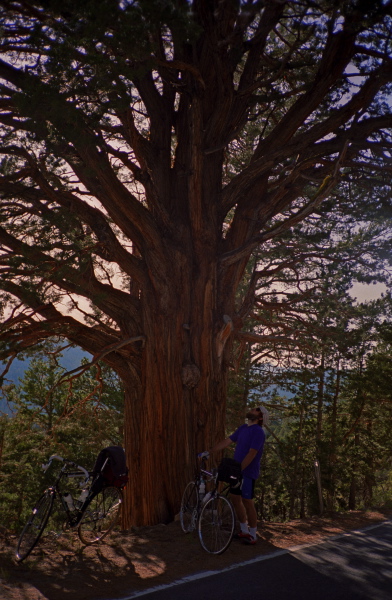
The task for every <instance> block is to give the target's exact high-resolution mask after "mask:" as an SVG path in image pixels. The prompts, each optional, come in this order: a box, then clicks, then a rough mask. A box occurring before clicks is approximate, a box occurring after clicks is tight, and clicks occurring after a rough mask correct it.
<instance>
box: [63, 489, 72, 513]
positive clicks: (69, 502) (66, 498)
mask: <svg viewBox="0 0 392 600" xmlns="http://www.w3.org/2000/svg"><path fill="white" fill-rule="evenodd" d="M63 500H64V502H65V504H66V505H67V507H68V510H70V511H73V510H75V505H74V501H73V498H72V496H71V494H70V493H69V492H67V493H66V494H64V495H63Z"/></svg>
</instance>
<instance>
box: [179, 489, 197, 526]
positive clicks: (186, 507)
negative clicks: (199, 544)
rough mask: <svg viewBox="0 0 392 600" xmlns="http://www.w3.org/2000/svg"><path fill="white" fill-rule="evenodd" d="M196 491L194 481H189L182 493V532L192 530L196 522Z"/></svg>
mask: <svg viewBox="0 0 392 600" xmlns="http://www.w3.org/2000/svg"><path fill="white" fill-rule="evenodd" d="M197 503H198V493H197V488H196V484H195V482H194V481H190V482H189V483H188V485H187V486H186V488H185V491H184V493H183V495H182V500H181V508H180V523H181V529H182V530H183V531H184V533H189V532H191V531H193V530H194V529H195V527H196V522H197Z"/></svg>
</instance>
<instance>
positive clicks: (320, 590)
mask: <svg viewBox="0 0 392 600" xmlns="http://www.w3.org/2000/svg"><path fill="white" fill-rule="evenodd" d="M233 543H234V542H233ZM139 597H140V598H142V599H143V600H210V599H211V600H243V599H246V600H259V599H260V600H289V599H290V600H392V521H387V522H385V523H382V524H380V525H373V526H371V527H367V528H366V529H363V530H361V531H357V532H353V533H351V534H344V535H342V536H337V537H335V538H333V539H330V540H329V541H326V542H324V543H321V544H318V545H311V546H307V547H305V546H299V547H297V548H291V549H290V550H284V551H279V552H276V553H275V554H273V555H268V556H267V557H258V558H257V559H255V560H253V561H247V563H243V564H242V565H239V566H237V567H230V568H228V569H227V570H225V571H222V572H220V573H216V574H208V573H204V574H203V573H201V574H199V575H197V576H194V577H192V578H189V579H188V580H186V581H185V580H182V582H176V583H175V584H174V585H171V586H162V588H160V589H158V588H156V589H153V590H145V591H143V592H136V593H134V594H130V595H129V596H128V597H126V596H124V597H123V598H122V600H132V599H133V598H139Z"/></svg>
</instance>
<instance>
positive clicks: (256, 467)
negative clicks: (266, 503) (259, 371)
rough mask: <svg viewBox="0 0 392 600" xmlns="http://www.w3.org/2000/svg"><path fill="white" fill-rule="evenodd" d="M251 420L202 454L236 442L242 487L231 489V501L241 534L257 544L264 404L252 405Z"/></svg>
mask: <svg viewBox="0 0 392 600" xmlns="http://www.w3.org/2000/svg"><path fill="white" fill-rule="evenodd" d="M246 418H247V423H245V424H244V425H241V427H238V429H236V431H235V432H234V433H233V434H232V435H230V436H229V437H228V438H226V439H225V440H223V441H222V442H219V443H218V444H216V445H215V446H214V447H213V448H212V449H211V450H210V451H206V452H203V453H202V454H201V455H200V456H208V455H209V454H210V453H212V452H218V451H219V450H223V449H224V448H227V447H228V446H230V444H232V443H233V442H234V443H235V444H236V448H235V451H234V460H237V461H238V462H239V463H241V471H242V484H241V487H240V488H232V489H231V490H230V500H231V501H232V504H233V506H234V509H235V512H236V514H237V518H238V520H239V522H240V527H241V531H240V532H239V533H238V534H237V537H239V538H240V539H241V540H242V541H243V542H245V543H247V544H252V545H253V544H255V543H256V532H257V513H256V507H255V504H254V500H253V498H254V489H255V481H256V479H257V478H258V476H259V473H260V460H261V456H262V454H263V448H264V442H265V432H264V430H263V425H267V424H268V419H269V416H268V411H267V409H266V408H264V406H260V407H258V408H252V409H251V410H249V411H248V413H247V414H246Z"/></svg>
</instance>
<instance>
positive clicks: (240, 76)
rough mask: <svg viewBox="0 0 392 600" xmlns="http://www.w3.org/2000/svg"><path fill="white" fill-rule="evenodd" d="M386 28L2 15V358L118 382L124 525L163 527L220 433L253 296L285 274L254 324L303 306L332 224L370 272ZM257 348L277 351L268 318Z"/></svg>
mask: <svg viewBox="0 0 392 600" xmlns="http://www.w3.org/2000/svg"><path fill="white" fill-rule="evenodd" d="M391 12H392V2H391V1H390V0H389V1H382V0H372V1H371V2H369V1H367V0H347V1H343V2H331V1H330V0H298V1H295V0H294V1H284V0H267V1H259V0H237V1H236V0H193V1H192V2H189V1H187V0H164V1H162V0H139V1H136V0H121V1H119V0H99V1H95V0H94V1H92V0H91V1H86V2H77V1H75V0H62V1H61V2H59V1H57V0H37V1H33V0H23V1H18V0H4V1H3V2H2V5H1V8H0V27H1V31H2V38H1V42H0V123H1V137H2V141H1V148H0V157H1V167H0V199H1V204H0V247H1V249H0V269H1V282H0V288H1V289H2V291H3V295H2V302H3V305H4V307H5V306H7V310H6V312H5V313H4V314H5V316H4V320H3V324H2V328H1V331H0V342H1V352H2V356H6V355H12V354H13V353H16V352H17V351H18V350H20V349H24V348H26V347H28V346H31V345H33V344H35V343H37V342H38V341H40V340H43V339H46V338H48V337H51V336H53V335H54V334H57V335H61V336H63V337H66V338H68V339H69V340H70V341H72V342H75V343H78V344H79V345H80V346H82V347H83V348H84V349H85V350H87V351H89V352H91V353H92V354H94V355H96V357H98V356H99V357H100V358H102V359H103V360H104V361H106V362H107V364H109V365H110V366H111V367H113V368H114V369H115V370H116V372H117V373H118V374H119V376H120V377H121V379H122V381H123V384H124V388H125V394H126V403H125V423H126V425H125V445H126V448H127V453H128V459H129V462H132V465H130V466H131V477H132V478H133V480H134V481H135V482H137V484H136V483H135V487H134V489H133V491H130V492H129V494H130V496H129V498H128V502H129V506H131V510H130V513H131V512H132V519H133V522H137V523H146V522H149V523H151V522H156V521H158V520H167V519H169V518H172V516H173V514H174V512H175V510H176V507H178V500H179V492H180V489H181V487H182V485H183V482H184V478H185V477H186V476H187V474H189V470H190V466H189V465H191V464H192V460H193V457H194V455H195V453H196V451H197V450H200V449H203V447H204V446H205V445H207V444H210V443H211V442H213V441H216V437H217V436H220V435H222V434H223V433H224V409H225V396H226V378H227V371H228V368H229V365H230V353H231V350H232V345H233V341H234V339H237V340H239V341H241V340H246V341H249V340H251V337H250V332H249V331H247V330H246V328H244V321H245V320H246V318H247V317H248V316H249V315H250V314H251V312H252V310H253V305H254V302H255V300H256V299H257V298H258V301H260V297H258V290H259V289H260V282H261V283H263V282H268V278H269V277H270V276H271V274H272V273H273V272H274V273H277V272H282V271H283V270H284V269H286V271H288V272H290V273H291V275H292V282H293V283H292V286H291V288H290V289H289V291H287V293H286V294H285V296H284V298H283V300H282V299H281V300H280V301H277V298H276V296H272V297H271V296H268V297H265V303H267V304H268V305H269V309H270V312H269V314H277V311H278V312H279V311H280V310H281V308H282V303H283V304H285V305H287V302H291V303H292V302H294V301H295V300H296V299H295V297H293V295H292V294H293V289H294V290H295V293H296V294H297V295H298V294H299V296H301V295H302V294H303V293H305V294H306V293H309V289H310V287H311V278H310V279H309V278H308V280H307V282H306V279H307V278H305V283H303V282H302V284H301V286H299V285H298V281H299V278H298V275H297V274H298V269H299V266H301V267H303V266H305V268H306V266H309V265H310V264H311V263H312V260H313V259H315V258H316V257H320V258H321V257H325V256H326V259H328V255H326V254H325V251H326V244H325V240H326V239H327V238H328V239H333V241H336V240H337V236H338V233H337V230H336V229H333V228H332V229H330V230H328V223H330V222H331V219H332V220H333V217H332V215H335V217H334V223H335V224H336V226H337V227H338V226H339V223H340V224H341V233H342V232H349V233H348V234H347V236H351V238H352V236H359V238H358V239H361V240H363V239H365V238H366V235H368V234H367V233H366V232H364V229H363V224H364V223H365V222H366V221H367V220H368V218H369V217H372V218H374V219H376V222H377V227H378V229H377V231H374V232H373V233H374V234H375V237H376V239H377V240H378V243H377V244H376V246H377V250H380V252H381V253H382V252H385V242H386V241H387V238H386V237H385V222H386V220H387V219H390V217H391V204H390V202H391V194H390V191H391V190H390V185H391V184H390V180H391V178H390V173H391V127H392V117H391V106H390V104H389V102H388V99H389V96H390V92H391V87H392V60H391V33H390V32H391V25H392V19H391ZM328 215H329V216H328ZM312 219H313V220H312ZM323 219H324V222H325V223H326V225H325V228H324V229H323V230H322V231H319V232H318V234H317V236H315V235H314V233H315V230H316V229H317V228H318V226H319V225H320V224H321V223H322V222H323ZM301 223H304V224H305V225H304V226H305V230H304V232H305V234H306V235H304V237H303V239H302V242H301V243H300V244H298V243H296V244H294V243H293V241H292V240H293V238H292V232H293V230H294V229H295V228H298V227H300V226H301ZM320 235H321V236H323V235H324V242H323V240H322V237H321V238H320ZM347 236H346V237H347ZM361 236H362V237H361ZM375 237H373V239H375ZM351 241H352V240H351ZM345 243H348V242H347V239H346V240H343V241H342V242H341V246H340V250H342V253H343V255H344V251H345V246H344V244H345ZM271 247H274V248H278V249H279V250H280V254H279V253H278V255H277V257H275V258H274V259H273V261H271V259H270V254H269V249H270V248H271ZM367 248H368V250H369V252H371V243H370V241H369V238H368V246H367ZM260 252H261V254H260ZM327 254H328V253H327ZM252 256H253V259H254V262H253V271H252V274H251V275H249V274H248V275H247V271H246V269H247V268H248V267H249V260H250V259H251V257H252ZM255 257H256V258H255ZM343 259H344V256H343ZM309 272H310V269H309ZM244 282H245V284H246V285H245V287H244V288H242V290H243V292H242V293H241V294H239V291H240V289H241V286H242V285H243V284H244ZM264 306H265V304H264ZM277 323H279V320H277ZM295 331H296V324H295V322H293V323H291V324H289V326H288V327H286V328H285V335H284V338H285V339H286V340H287V339H291V340H293V339H295V336H294V332H295ZM262 334H263V331H262ZM261 339H264V341H265V343H266V344H268V343H272V342H273V341H274V339H275V338H274V318H270V319H269V322H268V326H267V330H266V331H264V336H263V335H261V336H260V334H259V333H258V335H257V336H256V337H254V338H253V341H254V342H259V341H260V340H261ZM251 341H252V340H251ZM147 447H148V448H149V451H147V450H146V448H147ZM162 456H164V457H165V463H167V464H165V465H164V466H162V460H161V459H162ZM158 474H159V475H158ZM174 474H175V475H176V476H175V481H173V476H174ZM167 480H171V483H170V486H167V484H166V483H165V482H166V481H167ZM151 486H152V487H153V489H152V487H151ZM138 498H139V500H138ZM140 498H143V500H140ZM146 498H147V499H146ZM130 519H131V517H130Z"/></svg>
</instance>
